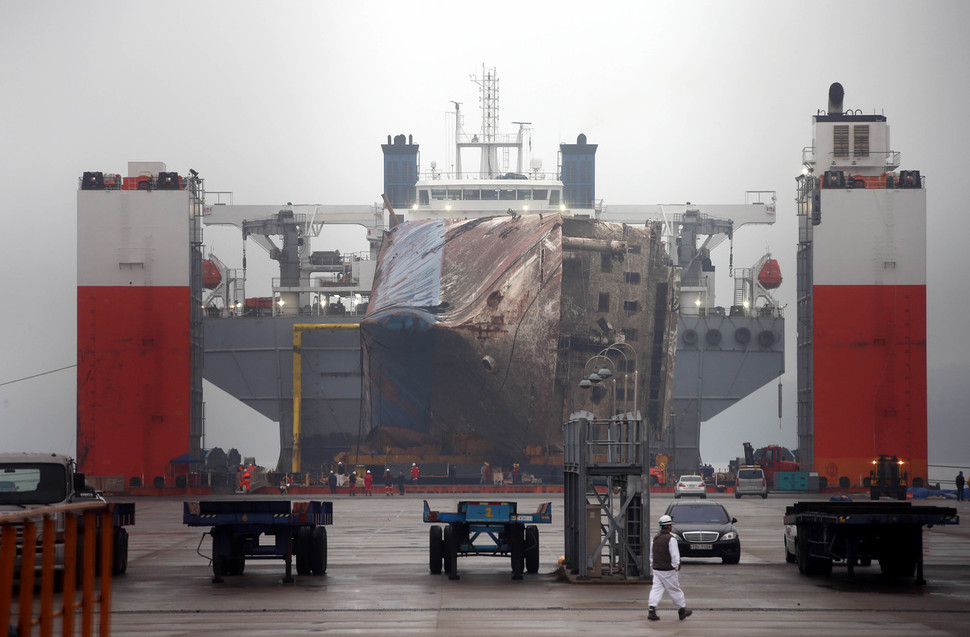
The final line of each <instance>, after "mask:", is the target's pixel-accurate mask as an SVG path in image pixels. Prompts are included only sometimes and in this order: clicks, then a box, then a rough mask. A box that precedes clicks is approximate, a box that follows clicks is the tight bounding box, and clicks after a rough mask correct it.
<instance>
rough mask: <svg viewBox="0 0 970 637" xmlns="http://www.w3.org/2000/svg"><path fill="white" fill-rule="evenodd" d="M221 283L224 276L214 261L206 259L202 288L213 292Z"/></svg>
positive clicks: (203, 266)
mask: <svg viewBox="0 0 970 637" xmlns="http://www.w3.org/2000/svg"><path fill="white" fill-rule="evenodd" d="M220 283H222V274H220V273H219V267H218V266H217V265H216V264H215V263H213V261H212V259H204V260H203V261H202V287H204V288H205V289H207V290H212V289H215V288H216V287H218V285H219V284H220Z"/></svg>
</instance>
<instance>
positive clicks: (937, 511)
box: [785, 501, 960, 584]
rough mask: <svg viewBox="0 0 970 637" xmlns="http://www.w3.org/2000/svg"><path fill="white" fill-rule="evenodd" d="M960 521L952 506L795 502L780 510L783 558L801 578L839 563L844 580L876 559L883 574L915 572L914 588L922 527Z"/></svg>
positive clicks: (920, 568) (918, 571) (827, 570)
mask: <svg viewBox="0 0 970 637" xmlns="http://www.w3.org/2000/svg"><path fill="white" fill-rule="evenodd" d="M959 523H960V516H959V515H957V510H956V509H955V508H952V507H935V506H925V505H918V506H915V505H913V504H912V503H910V502H852V501H839V502H796V503H794V504H793V505H792V506H789V507H788V508H787V509H786V510H785V559H786V560H787V561H788V562H795V563H797V564H798V571H799V572H800V573H802V574H804V575H829V574H831V572H832V564H833V562H840V563H843V562H844V563H845V565H846V569H847V572H848V575H849V577H852V576H853V574H854V569H855V567H856V566H857V565H859V566H869V565H870V564H872V561H873V560H878V561H879V568H880V569H881V571H882V573H883V575H886V576H889V577H912V576H913V573H914V571H915V574H916V580H915V582H916V584H925V583H926V580H925V579H923V527H924V526H929V527H932V526H934V525H945V524H959ZM789 544H794V550H792V549H791V548H790V547H789Z"/></svg>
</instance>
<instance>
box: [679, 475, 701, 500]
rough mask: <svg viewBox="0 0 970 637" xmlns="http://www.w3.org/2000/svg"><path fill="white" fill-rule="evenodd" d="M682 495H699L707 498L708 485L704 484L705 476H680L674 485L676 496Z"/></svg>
mask: <svg viewBox="0 0 970 637" xmlns="http://www.w3.org/2000/svg"><path fill="white" fill-rule="evenodd" d="M682 495H699V496H700V497H702V498H706V497H707V485H706V484H704V478H702V477H700V476H695V475H691V476H680V479H679V480H677V484H675V485H674V497H675V498H680V496H682Z"/></svg>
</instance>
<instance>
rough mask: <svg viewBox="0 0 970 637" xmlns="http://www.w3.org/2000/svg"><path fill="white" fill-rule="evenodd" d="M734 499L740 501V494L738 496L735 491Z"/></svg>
mask: <svg viewBox="0 0 970 637" xmlns="http://www.w3.org/2000/svg"><path fill="white" fill-rule="evenodd" d="M734 499H735V500H740V499H741V494H740V493H738V492H737V491H735V492H734Z"/></svg>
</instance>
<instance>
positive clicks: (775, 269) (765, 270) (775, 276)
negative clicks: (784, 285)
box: [758, 258, 781, 290]
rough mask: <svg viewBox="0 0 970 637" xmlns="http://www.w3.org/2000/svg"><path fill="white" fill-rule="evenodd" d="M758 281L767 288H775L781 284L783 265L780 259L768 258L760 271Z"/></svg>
mask: <svg viewBox="0 0 970 637" xmlns="http://www.w3.org/2000/svg"><path fill="white" fill-rule="evenodd" d="M758 283H760V284H761V287H763V288H764V289H766V290H774V289H775V288H777V287H778V286H780V285H781V267H779V266H778V261H776V260H775V259H771V258H767V259H765V260H764V264H763V265H762V266H761V269H760V270H759V271H758Z"/></svg>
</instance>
